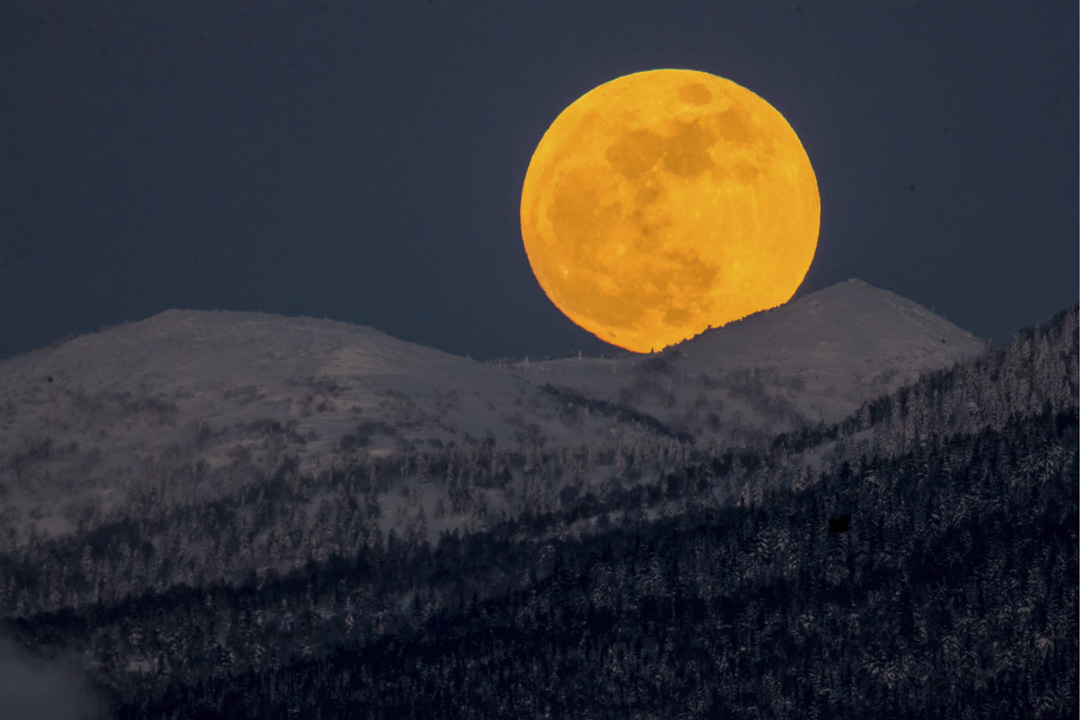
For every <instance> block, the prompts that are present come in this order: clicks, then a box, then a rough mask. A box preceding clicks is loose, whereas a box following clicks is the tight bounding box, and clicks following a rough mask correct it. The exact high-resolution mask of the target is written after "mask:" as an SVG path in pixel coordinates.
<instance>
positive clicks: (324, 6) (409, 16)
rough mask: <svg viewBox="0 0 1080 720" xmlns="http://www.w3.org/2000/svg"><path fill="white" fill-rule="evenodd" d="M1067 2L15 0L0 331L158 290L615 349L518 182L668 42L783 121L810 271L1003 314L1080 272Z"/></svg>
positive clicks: (502, 348)
mask: <svg viewBox="0 0 1080 720" xmlns="http://www.w3.org/2000/svg"><path fill="white" fill-rule="evenodd" d="M1078 22H1080V19H1078V8H1077V3H1076V2H1075V1H1063V0H1055V1H1047V2H1017V1H1016V0H983V1H982V2H979V3H933V2H922V3H919V2H885V1H881V2H878V1H875V2H868V1H867V0H829V2H811V1H809V0H803V2H802V3H801V4H797V3H795V2H769V1H767V0H761V1H758V0H755V1H753V2H751V1H750V0H745V1H742V2H734V1H731V0H729V1H727V2H723V1H720V0H717V1H714V2H703V1H700V0H699V1H696V2H682V1H681V0H666V1H665V2H640V1H639V0H599V1H597V2H589V1H588V0H544V1H542V2H538V1H529V0H524V1H515V2H506V0H496V1H492V2H486V1H484V2H482V1H470V2H450V1H449V0H430V1H428V2H423V1H420V2H417V1H415V0H386V1H376V0H365V1H364V2H356V1H354V0H348V1H344V0H330V1H328V2H310V1H304V2H300V1H299V0H296V1H292V2H280V1H274V0H271V1H265V0H260V2H243V3H241V2H231V1H230V0H224V1H223V0H183V1H179V0H161V1H156V2H145V1H143V0H138V1H136V0H111V1H109V2H84V1H83V0H61V1H52V0H9V1H7V2H4V3H2V5H0V357H6V356H8V355H11V354H15V353H21V352H25V351H28V350H32V349H35V348H38V347H42V346H44V345H47V344H48V343H50V342H53V341H55V340H58V339H60V338H63V337H65V336H68V335H70V334H73V333H74V334H81V333H86V332H92V331H96V330H98V329H100V328H101V327H103V326H106V325H113V324H117V323H121V322H126V321H132V320H140V319H143V318H146V317H149V316H151V315H153V314H156V313H158V312H161V311H163V310H166V309H168V308H196V309H214V308H218V309H231V310H262V311H265V312H273V313H281V314H286V315H310V316H315V317H328V318H333V319H337V320H345V321H349V322H354V323H360V324H364V325H370V326H373V327H375V328H377V329H379V330H382V331H383V332H386V333H389V334H391V335H394V336H396V337H399V338H402V339H405V340H409V341H412V342H417V343H422V344H425V345H428V346H432V347H436V348H439V349H442V350H447V351H450V352H453V353H457V354H460V355H471V356H472V357H475V358H483V359H487V358H493V357H501V356H523V355H531V356H553V355H560V354H564V353H567V352H570V351H573V350H579V349H580V350H583V351H585V352H586V353H600V352H604V351H605V350H609V349H610V348H609V346H606V345H604V344H603V343H601V342H600V341H599V340H596V339H595V338H593V337H592V336H591V335H589V334H588V333H586V332H585V331H583V330H580V329H578V328H577V327H576V326H574V325H573V324H572V323H571V322H570V321H569V320H566V319H565V318H564V317H563V316H562V315H561V313H559V311H558V310H557V309H555V307H554V306H553V305H551V304H550V303H549V302H548V300H547V299H546V297H545V296H544V294H543V292H542V291H541V289H540V288H539V286H538V285H537V284H536V282H535V280H534V279H533V276H532V273H531V271H530V269H529V266H528V262H527V259H526V257H525V252H524V249H523V247H522V243H521V237H520V230H519V225H518V202H519V199H520V192H521V183H522V181H523V179H524V176H525V170H526V168H527V167H528V163H529V159H530V157H531V155H532V151H533V149H534V148H535V146H536V144H537V143H538V142H539V140H540V137H541V136H542V135H543V133H544V131H545V130H546V129H547V126H548V125H549V124H550V122H551V121H552V120H553V119H554V118H555V117H556V115H558V113H559V112H561V111H562V110H563V108H565V107H566V106H567V105H569V104H570V103H571V102H573V101H574V100H575V99H576V98H578V97H579V96H580V95H582V94H584V93H585V92H587V91H588V90H590V89H592V88H593V87H595V86H596V85H599V84H601V83H603V82H606V81H608V80H611V79H613V78H615V77H617V76H620V75H625V74H628V73H631V72H637V71H641V70H647V69H653V68H659V67H677V68H689V69H695V70H702V71H706V72H710V73H713V74H716V75H720V76H723V77H726V78H729V79H731V80H734V81H735V82H737V83H739V84H741V85H744V86H746V87H748V88H750V89H751V90H753V91H754V92H756V93H757V94H759V95H761V96H762V97H764V98H765V99H766V100H768V101H769V102H770V103H771V104H772V105H773V106H774V107H776V108H777V109H778V110H779V111H780V112H781V113H783V115H784V116H785V117H786V118H787V119H788V121H789V122H790V123H791V125H792V126H793V127H794V128H795V130H796V132H797V133H798V134H799V136H800V137H801V139H802V141H803V145H804V146H805V148H806V151H807V153H808V154H809V156H810V160H811V162H812V163H813V165H814V168H815V172H816V173H817V177H818V183H819V187H820V191H821V198H822V225H821V237H820V240H819V244H818V251H817V256H816V258H815V260H814V264H813V266H812V267H811V269H810V272H809V274H808V275H807V278H806V280H805V282H804V284H803V287H802V289H801V290H800V293H803V292H808V291H813V290H818V289H821V288H823V287H827V286H829V285H832V284H833V283H836V282H839V281H841V280H844V279H847V278H849V277H858V278H861V279H863V280H865V281H867V282H869V283H870V284H872V285H875V286H878V287H881V288H885V289H888V290H891V291H893V292H895V293H898V294H900V295H903V296H905V297H909V298H911V299H913V300H915V301H917V302H919V303H921V304H923V305H925V306H927V307H930V308H934V309H935V310H936V311H937V312H938V313H940V314H943V315H944V316H946V317H947V318H948V319H949V320H951V321H953V322H954V323H956V324H958V325H960V326H961V327H963V328H965V329H968V330H970V331H972V332H974V333H975V334H976V335H978V336H980V337H983V338H993V339H995V340H1004V339H1006V338H1007V337H1008V336H1009V335H1010V334H1011V333H1012V332H1013V331H1014V330H1016V329H1018V328H1020V327H1023V326H1025V325H1028V324H1032V323H1034V322H1037V321H1039V320H1043V319H1045V318H1047V317H1049V316H1050V315H1051V314H1053V313H1054V312H1055V311H1057V310H1059V309H1061V308H1063V307H1065V306H1066V305H1068V304H1069V303H1072V302H1075V301H1076V300H1077V297H1078V293H1080V289H1078V264H1080V259H1078V247H1080V240H1078V207H1080V202H1078V197H1080V183H1078V152H1080V149H1078V121H1077V118H1078V70H1077V67H1078V47H1077V37H1078V31H1077V28H1078Z"/></svg>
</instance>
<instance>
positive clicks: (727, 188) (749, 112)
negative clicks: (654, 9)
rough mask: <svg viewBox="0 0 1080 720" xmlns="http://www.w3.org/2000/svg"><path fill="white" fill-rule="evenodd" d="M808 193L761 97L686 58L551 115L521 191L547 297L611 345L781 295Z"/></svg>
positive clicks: (787, 131)
mask: <svg viewBox="0 0 1080 720" xmlns="http://www.w3.org/2000/svg"><path fill="white" fill-rule="evenodd" d="M820 217H821V203H820V200H819V198H818V189H817V180H816V179H815V177H814V170H813V168H812V167H811V166H810V159H809V158H808V157H807V156H806V151H805V150H803V146H802V143H800V142H799V138H798V136H797V135H796V134H795V131H794V130H792V128H791V126H790V125H789V124H788V123H787V121H786V120H784V117H783V116H782V115H781V114H780V113H779V112H777V111H776V110H775V109H774V108H773V107H772V106H771V105H769V104H768V103H767V102H765V101H764V100H762V99H761V98H760V97H758V96H757V95H755V94H754V93H752V92H750V91H749V90H747V89H746V88H744V87H741V86H739V85H736V84H735V83H733V82H731V81H730V80H725V79H724V78H721V77H717V76H715V75H710V74H708V73H703V72H696V71H692V70H651V71H648V72H640V73H635V74H633V75H626V76H623V77H620V78H616V79H615V80H612V81H610V82H608V83H605V84H603V85H601V86H599V87H597V88H595V89H594V90H591V91H589V92H588V93H586V94H585V95H583V96H581V97H580V98H579V99H578V100H577V101H575V102H574V103H573V104H572V105H570V107H568V108H566V109H565V110H564V111H563V112H562V113H560V114H559V116H558V117H557V118H555V122H553V123H552V124H551V127H550V128H548V130H547V132H546V133H544V137H543V138H542V139H541V140H540V144H539V145H538V146H537V148H536V152H535V153H533V157H532V161H531V162H530V163H529V169H528V172H527V173H526V174H525V185H524V188H523V190H522V193H521V233H522V237H523V239H524V241H525V252H526V253H527V254H528V257H529V264H530V265H531V266H532V269H533V273H534V274H535V275H536V279H537V280H538V281H539V283H540V286H541V287H542V288H543V289H544V292H545V293H547V296H548V298H550V299H551V301H552V302H553V303H554V304H555V306H556V307H558V308H559V309H560V310H561V311H562V312H563V313H565V314H566V316H567V317H569V318H570V319H571V320H573V321H574V322H575V323H577V324H578V325H580V326H581V327H583V328H585V329H586V330H588V331H589V332H591V333H593V334H594V335H596V336H598V337H599V338H600V339H602V340H605V341H607V342H609V343H611V344H613V345H618V346H619V347H622V348H625V349H627V350H633V351H635V352H649V351H652V350H661V349H663V348H664V347H667V346H668V345H672V344H674V343H677V342H680V341H682V340H685V339H687V338H690V337H693V336H694V335H697V334H698V333H700V332H702V331H704V330H706V329H708V328H709V327H718V326H721V325H724V324H726V323H729V322H731V321H733V320H738V319H739V318H742V317H745V316H747V315H750V314H751V313H755V312H758V311H760V310H767V309H769V308H772V307H776V306H777V305H781V304H783V303H785V302H787V301H788V300H790V299H791V296H792V295H793V294H794V293H795V290H796V289H798V287H799V285H800V283H802V280H803V278H804V277H805V276H806V271H807V270H808V269H809V267H810V261H811V260H812V259H813V257H814V250H815V248H816V247H817V237H818V227H819V223H820Z"/></svg>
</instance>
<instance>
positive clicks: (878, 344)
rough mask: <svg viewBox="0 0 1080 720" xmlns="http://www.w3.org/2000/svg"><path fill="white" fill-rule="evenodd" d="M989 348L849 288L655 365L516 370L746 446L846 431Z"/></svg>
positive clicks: (649, 361)
mask: <svg viewBox="0 0 1080 720" xmlns="http://www.w3.org/2000/svg"><path fill="white" fill-rule="evenodd" d="M985 347H986V345H985V343H983V342H981V341H979V340H977V339H976V338H975V337H974V336H972V335H971V334H970V333H968V332H966V331H964V330H961V329H960V328H958V327H956V326H955V325H953V324H951V323H949V322H948V321H947V320H945V319H944V318H941V317H940V316H938V315H935V314H934V313H932V312H930V311H929V310H927V309H926V308H924V307H922V306H920V305H918V304H917V303H914V302H912V301H910V300H906V299H904V298H902V297H900V296H898V295H895V294H893V293H891V292H888V291H887V290H880V289H877V288H874V287H871V286H869V285H867V284H866V283H864V282H862V281H859V280H848V281H847V282H844V283H840V284H838V285H834V286H833V287H830V288H827V289H825V290H821V291H819V292H816V293H813V294H811V295H807V296H805V297H803V298H801V299H799V300H797V301H795V302H791V303H788V304H786V305H784V306H781V307H779V308H775V309H773V310H769V311H766V312H762V313H757V314H755V315H752V316H750V317H748V318H745V319H743V320H741V321H739V322H735V323H732V324H730V325H727V326H724V327H721V328H716V329H713V330H709V331H707V332H705V333H702V334H701V335H699V336H697V337H695V338H692V339H690V340H687V341H685V342H683V343H680V344H679V345H677V346H674V347H671V348H668V349H667V350H665V351H664V352H662V353H658V354H656V355H651V356H644V357H643V356H627V357H623V358H617V359H611V360H598V359H592V358H582V359H563V360H556V361H551V362H547V363H533V364H531V365H530V366H529V367H527V368H526V367H522V366H518V367H517V369H518V371H519V372H521V373H522V374H523V375H524V376H526V377H528V378H529V379H532V380H533V381H534V382H539V381H541V379H542V381H543V382H549V383H552V384H555V385H558V386H562V387H567V388H573V389H575V390H576V391H578V392H580V393H582V394H584V395H586V396H588V397H602V398H607V399H621V400H622V401H623V402H626V403H629V404H632V405H634V407H636V408H637V409H638V410H641V411H643V412H646V413H649V414H650V415H653V416H655V417H657V418H658V419H660V420H662V421H664V422H665V423H668V424H670V425H671V426H673V427H675V428H680V429H685V430H687V431H689V432H691V433H692V434H694V435H701V434H706V435H714V436H716V437H718V438H720V439H724V438H728V439H732V438H734V439H736V440H737V439H738V438H740V437H742V438H743V439H744V440H746V439H751V438H752V437H754V436H755V435H757V434H759V433H761V432H764V433H766V434H772V433H775V432H781V431H784V430H788V429H791V428H793V427H797V426H798V425H799V424H801V423H810V424H816V423H818V422H820V421H824V422H826V423H832V422H836V421H839V420H840V419H842V418H844V417H845V416H847V415H849V414H851V413H852V412H854V411H855V410H856V409H858V407H859V406H860V405H861V404H862V403H863V402H864V401H865V400H867V399H870V398H873V397H876V396H878V395H881V394H884V393H888V392H892V391H894V390H896V389H897V388H899V387H901V386H903V385H906V384H908V383H911V382H913V381H914V380H916V379H918V377H919V375H920V374H921V373H923V372H927V371H930V370H936V369H939V368H943V367H948V366H951V365H952V364H953V363H955V362H956V361H958V360H962V359H965V358H969V357H972V356H974V355H977V354H979V353H980V352H982V351H983V350H984V349H985Z"/></svg>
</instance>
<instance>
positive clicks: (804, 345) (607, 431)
mask: <svg viewBox="0 0 1080 720" xmlns="http://www.w3.org/2000/svg"><path fill="white" fill-rule="evenodd" d="M983 349H984V343H982V342H980V341H978V340H977V339H976V338H974V337H973V336H971V335H970V334H969V333H967V332H965V331H963V330H961V329H959V328H957V327H956V326H954V325H952V324H950V323H948V322H947V321H946V320H944V319H943V318H941V317H939V316H937V315H935V314H933V313H932V312H930V311H928V310H926V309H925V308H922V307H920V306H919V305H917V304H915V303H913V302H911V301H909V300H905V299H903V298H900V297H898V296H896V295H894V294H892V293H890V292H887V291H884V290H879V289H876V288H873V287H870V286H868V285H866V284H865V283H862V282H859V281H855V280H852V281H848V282H845V283H841V284H839V285H836V286H834V287H831V288H828V289H826V290H823V291H820V292H817V293H813V294H811V295H807V296H805V297H803V298H802V299H800V300H798V301H795V302H792V303H789V304H787V305H785V306H783V307H780V308H777V309H774V310H771V311H767V312H763V313H759V314H757V315H754V316H751V317H749V318H746V319H744V320H742V321H740V322H737V323H733V324H731V325H728V326H725V327H722V328H718V329H714V330H710V331H708V332H706V333H703V334H702V335H700V336H698V337H696V338H693V339H691V340H688V341H686V342H684V343H681V344H680V345H678V346H675V347H672V348H668V349H667V350H665V351H664V352H662V353H658V354H654V355H648V356H641V355H630V354H627V355H622V356H618V357H613V358H568V359H559V360H546V361H521V362H514V363H481V362H476V361H473V360H469V359H465V358H460V357H456V356H453V355H449V354H447V353H443V352H440V351H437V350H433V349H430V348H426V347H422V346H419V345H415V344H411V343H407V342H403V341H400V340H396V339H394V338H391V337H389V336H387V335H384V334H382V333H380V332H377V331H375V330H372V329H370V328H366V327H360V326H355V325H350V324H347V323H341V322H335V321H331V320H318V319H312V318H288V317H279V316H273V315H265V314H260V313H240V312H224V311H213V312H205V311H182V310H170V311H167V312H164V313H161V314H160V315H157V316H154V317H152V318H149V319H147V320H144V321H141V322H134V323H129V324H125V325H122V326H118V327H114V328H109V329H105V330H102V331H100V332H98V333H94V334H91V335H86V336H83V337H79V338H76V339H73V340H71V341H68V342H64V343H61V344H57V345H54V346H51V347H49V348H46V349H43V350H39V351H36V352H32V353H28V354H26V355H22V356H17V357H14V358H10V359H8V360H6V361H3V362H2V363H0V493H3V496H4V497H5V503H4V510H3V512H4V513H6V518H3V519H5V520H6V524H7V525H8V526H9V527H17V528H22V527H24V526H25V524H26V522H27V520H28V519H32V520H34V521H35V522H36V524H37V526H38V527H39V528H40V529H41V530H42V531H44V532H48V533H62V532H65V531H67V530H69V529H71V528H72V527H74V526H75V525H76V524H78V523H79V521H80V519H81V518H83V517H84V516H85V515H86V513H89V512H92V511H93V508H95V507H97V508H99V509H100V510H104V511H107V510H108V509H109V507H111V506H112V505H114V504H115V503H117V502H120V501H121V499H122V498H125V497H126V496H129V495H130V494H132V493H137V492H139V491H140V488H142V487H144V486H146V485H147V481H148V479H153V480H154V481H155V482H156V483H157V484H158V485H162V484H164V485H167V484H170V483H171V484H182V485H184V486H185V487H186V488H188V489H189V490H194V491H197V493H198V494H199V495H200V496H202V497H207V496H213V494H214V493H215V492H216V489H217V485H219V484H220V482H221V478H222V477H223V475H222V474H223V473H224V474H225V476H229V477H235V478H243V477H247V478H250V477H251V476H252V475H253V474H254V475H258V474H264V475H265V474H270V473H272V472H273V471H274V470H275V468H278V467H279V466H280V465H281V463H282V462H283V461H285V460H286V459H288V458H293V459H295V464H296V466H297V467H298V468H299V469H300V470H301V471H303V472H320V471H326V470H331V469H334V468H342V467H349V466H355V465H356V464H357V463H358V462H360V463H362V462H363V461H364V459H365V458H367V457H382V458H386V457H388V456H392V455H394V454H395V453H400V452H415V451H424V450H431V449H434V448H439V447H446V446H448V445H449V444H451V443H453V444H455V445H458V446H460V445H468V444H481V445H483V444H487V445H492V446H495V447H498V448H507V447H512V446H516V445H529V446H540V445H543V446H545V447H547V448H551V447H559V446H572V447H580V446H582V445H586V444H588V445H593V446H597V447H603V446H607V445H614V444H623V445H626V444H629V443H633V442H635V440H639V439H647V438H653V437H657V436H667V437H671V438H674V439H675V440H677V441H680V442H693V441H698V442H702V441H704V442H709V443H713V444H719V445H721V446H722V445H740V444H745V443H748V442H752V441H754V440H755V439H760V438H763V437H767V436H769V435H771V434H774V433H776V432H781V431H784V430H789V429H795V428H798V427H802V426H805V425H816V424H817V423H819V422H820V421H825V422H835V421H837V420H839V419H841V418H842V417H844V416H845V415H847V414H850V413H851V412H853V411H854V410H856V409H857V408H858V407H859V406H860V404H862V403H863V402H864V401H866V400H868V399H871V398H873V397H876V396H878V395H881V394H883V393H887V392H891V391H893V390H895V389H897V388H898V387H900V386H901V385H904V384H906V383H909V382H911V381H913V380H915V379H916V378H917V377H918V376H919V374H920V373H923V372H926V371H929V370H934V369H939V368H942V367H947V366H950V365H952V364H953V363H954V362H956V361H957V360H960V359H963V358H967V357H971V356H973V355H976V354H978V353H979V352H980V351H982V350H983Z"/></svg>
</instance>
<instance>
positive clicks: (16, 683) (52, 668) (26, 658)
mask: <svg viewBox="0 0 1080 720" xmlns="http://www.w3.org/2000/svg"><path fill="white" fill-rule="evenodd" d="M108 717H110V715H109V713H108V712H107V710H106V705H105V703H104V702H103V700H102V698H101V697H100V696H99V694H98V692H97V691H96V690H95V689H94V688H93V686H92V685H91V684H90V681H89V679H88V678H87V675H86V672H85V671H84V670H83V669H82V668H81V667H80V666H79V665H78V664H77V663H76V661H75V659H74V658H65V657H59V658H53V659H49V658H44V657H41V656H40V655H37V654H33V653H30V652H29V651H27V650H26V649H24V648H22V647H21V646H20V645H19V644H18V643H17V642H16V641H14V640H12V639H10V638H6V637H0V720H38V719H39V718H40V719H41V720H102V719H104V718H108Z"/></svg>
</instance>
